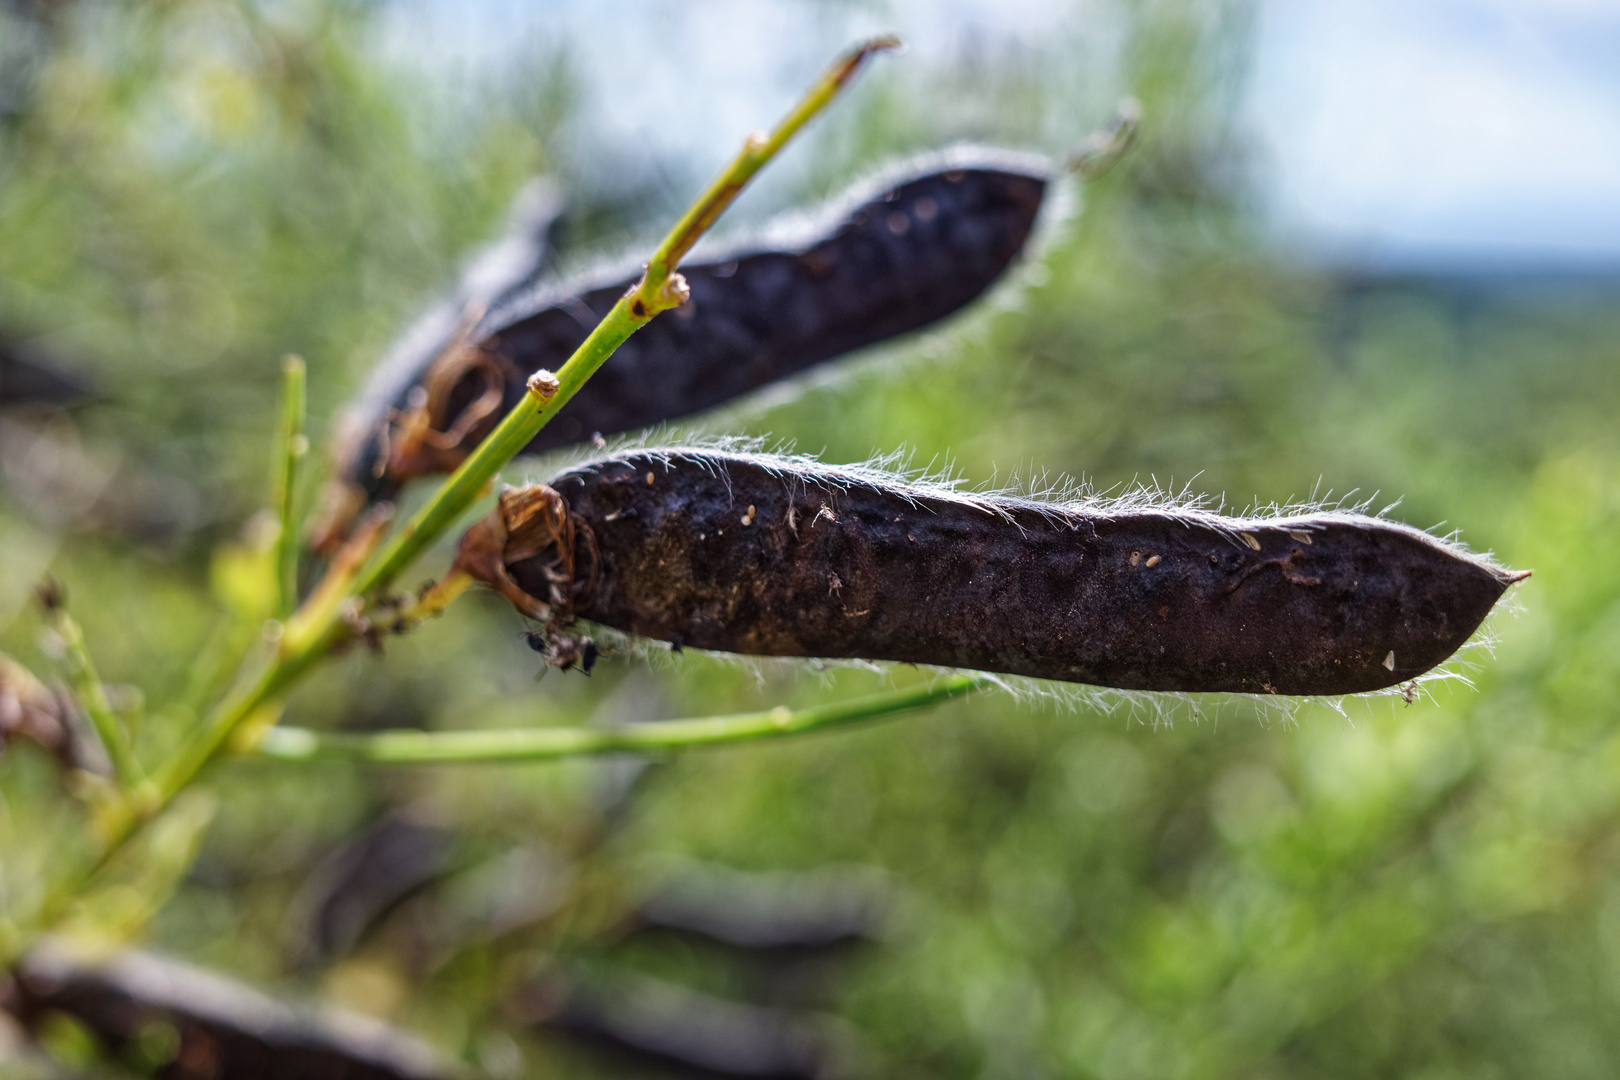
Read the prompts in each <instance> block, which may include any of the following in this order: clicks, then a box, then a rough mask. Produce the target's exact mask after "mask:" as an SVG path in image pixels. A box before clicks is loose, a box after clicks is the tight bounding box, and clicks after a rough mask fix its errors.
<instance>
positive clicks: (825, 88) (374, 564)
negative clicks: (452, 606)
mask: <svg viewBox="0 0 1620 1080" xmlns="http://www.w3.org/2000/svg"><path fill="white" fill-rule="evenodd" d="M895 44H896V42H895V41H894V39H892V38H882V39H877V40H874V41H870V42H867V43H866V44H864V45H861V46H859V47H857V48H856V49H854V50H852V51H851V52H849V53H848V54H846V55H845V56H844V57H843V58H841V59H840V60H839V61H838V63H836V64H834V65H833V67H832V68H831V69H830V70H829V71H828V72H827V73H826V74H825V75H824V76H823V77H822V78H821V79H820V80H819V81H818V82H817V83H816V84H815V86H814V87H812V88H811V90H810V92H809V93H808V94H806V95H805V97H804V98H803V99H802V100H801V101H800V102H799V104H798V105H796V106H795V107H794V108H793V110H792V111H791V112H789V114H788V115H787V117H786V118H785V119H784V120H783V121H782V123H781V124H780V125H778V127H777V129H776V130H775V131H774V132H773V133H772V134H771V135H770V136H768V137H766V138H764V139H758V138H753V139H750V140H748V142H747V144H746V145H745V146H744V148H743V151H742V153H741V154H739V155H738V157H737V159H736V160H735V161H733V162H732V164H731V165H730V166H729V167H728V168H727V169H726V171H725V172H723V173H722V174H721V176H720V178H719V179H718V180H716V181H715V182H714V183H713V184H711V185H710V186H709V188H708V189H707V190H705V191H704V193H703V194H702V195H701V196H699V198H698V199H697V201H696V202H695V203H694V204H693V206H692V208H691V209H689V210H688V211H687V212H686V214H685V215H683V216H682V217H681V219H680V221H679V222H678V223H677V224H676V226H675V227H674V228H673V229H672V230H671V231H670V234H669V236H667V237H666V238H665V240H664V242H663V243H662V244H660V245H659V247H658V250H657V252H656V253H655V254H654V256H653V260H652V262H650V263H649V264H648V265H649V270H648V272H647V273H646V274H644V275H643V277H642V280H641V282H640V283H639V284H638V286H637V287H636V288H635V289H634V290H632V291H631V292H630V293H628V294H627V295H626V296H625V297H624V298H623V299H621V300H620V301H619V303H617V304H616V305H614V307H613V309H612V311H610V312H609V313H608V316H607V318H605V319H603V320H602V322H601V324H600V325H598V326H597V328H596V329H595V330H594V331H592V333H591V335H590V336H589V337H588V338H586V340H585V342H584V344H582V345H581V346H580V347H579V348H578V349H577V350H576V351H575V352H574V354H573V356H571V357H569V359H568V362H567V363H565V364H564V365H563V366H562V369H561V370H560V371H559V372H558V373H557V374H556V375H552V374H551V373H550V372H536V373H535V374H534V375H533V376H531V378H530V379H529V391H528V393H527V394H526V395H525V396H524V399H523V401H522V402H520V403H519V404H518V405H517V406H516V407H515V408H514V409H513V410H512V411H511V412H510V413H508V414H507V416H506V418H505V419H504V420H502V421H501V423H500V425H499V426H498V427H497V428H496V429H495V431H494V432H493V433H491V435H490V436H489V437H488V438H487V439H485V440H484V441H483V443H482V444H480V445H479V447H478V448H477V449H476V450H475V451H473V453H472V454H471V455H470V456H469V457H468V458H467V460H466V461H465V462H463V463H462V465H461V467H460V468H459V469H457V470H456V472H455V473H454V474H453V475H452V476H451V477H450V478H449V479H447V480H446V481H445V482H444V483H443V484H442V485H441V486H440V487H439V489H438V490H437V491H436V492H435V493H434V494H433V496H432V497H430V498H429V499H428V501H427V503H426V505H424V506H423V507H422V509H421V510H420V511H419V512H418V513H417V514H416V515H415V516H414V517H413V518H412V519H411V520H410V521H409V522H407V523H406V524H405V525H404V526H403V527H402V528H401V529H400V531H399V532H398V533H396V534H395V535H394V537H393V538H392V539H391V541H390V542H389V543H388V544H387V545H386V546H385V547H384V548H383V550H382V552H381V553H380V554H378V555H377V556H376V557H375V558H374V559H372V560H371V561H370V562H369V564H367V568H366V569H365V570H364V571H361V572H359V573H358V574H357V573H356V569H355V566H354V565H352V564H349V565H340V564H343V563H345V559H344V558H343V557H342V556H341V553H340V557H339V558H335V559H334V560H333V565H332V566H331V567H330V568H329V569H328V573H327V578H326V580H325V581H323V582H322V585H321V586H320V587H318V588H317V589H316V591H315V593H314V594H313V595H311V597H310V598H309V599H308V600H307V601H306V602H305V603H304V604H303V605H302V606H301V607H300V608H299V610H298V611H297V612H295V613H294V614H293V615H292V616H291V617H290V618H289V619H288V620H287V621H286V624H285V632H284V633H283V634H282V636H281V641H280V644H279V647H278V650H277V652H276V654H275V656H274V658H273V659H272V660H271V661H270V662H269V663H268V664H267V665H266V666H265V667H264V668H262V669H261V670H260V671H259V672H258V673H257V674H256V675H254V676H252V677H250V678H247V679H244V680H243V681H242V682H240V683H238V688H237V689H236V690H234V691H233V692H232V693H230V694H229V695H228V696H227V697H226V698H225V700H223V701H222V702H220V704H219V705H218V706H216V707H215V708H214V709H213V710H212V711H211V712H210V713H209V715H208V716H207V717H205V718H204V720H203V722H202V724H201V725H199V727H198V728H197V730H196V731H195V732H194V733H193V734H192V736H191V738H190V739H188V740H187V741H186V742H185V743H184V744H183V745H182V746H181V747H180V748H179V750H177V751H176V753H175V754H174V756H173V757H171V758H170V759H169V760H167V761H166V762H164V764H163V766H162V767H161V768H160V769H158V770H157V773H156V776H155V779H154V782H155V783H156V785H157V797H156V800H155V803H154V805H151V806H144V805H143V806H140V807H136V806H131V805H128V804H126V805H124V806H123V807H120V808H119V811H118V813H117V814H116V815H115V816H113V817H111V818H110V819H109V821H108V825H107V831H106V841H105V844H104V846H103V848H102V850H101V852H100V854H99V855H98V857H97V859H96V862H95V867H94V868H92V870H91V873H94V872H95V869H99V867H100V866H103V865H105V864H106V863H107V862H108V861H109V860H110V859H111V857H112V856H113V855H114V854H115V853H116V852H117V850H118V849H119V848H120V847H121V846H122V845H123V844H124V843H125V842H126V841H127V840H128V839H129V837H130V836H131V835H132V834H133V832H134V831H135V829H136V828H137V827H138V826H139V824H140V822H141V820H142V819H144V818H147V817H150V816H151V814H153V813H155V812H156V811H157V810H158V809H161V807H162V806H163V805H165V804H167V802H168V801H169V800H170V799H172V798H173V797H174V796H175V795H176V794H178V793H179V792H180V791H182V790H184V789H185V788H186V787H187V786H188V785H189V784H190V783H191V782H192V781H193V780H194V779H195V778H196V776H197V774H198V773H199V772H201V771H202V769H203V768H205V767H206V766H207V765H208V763H209V762H211V761H213V760H214V759H215V758H216V757H218V756H219V754H220V753H221V752H222V751H223V750H224V748H225V747H226V746H227V745H229V743H230V740H231V737H232V735H233V734H234V733H235V732H236V731H237V730H238V729H239V728H240V727H241V726H242V725H243V724H244V723H246V722H247V721H248V720H249V718H251V717H255V716H262V715H263V714H264V711H265V710H266V709H270V708H273V703H274V702H275V700H276V699H278V698H279V697H280V696H281V695H283V694H284V693H285V692H286V691H287V689H288V688H289V687H290V686H291V685H292V684H293V683H294V682H296V681H297V680H298V679H299V678H300V677H302V675H303V674H304V673H305V672H306V671H308V670H309V669H310V668H311V667H313V666H314V665H315V664H317V663H318V662H320V661H321V660H322V659H324V658H325V657H327V656H329V655H331V654H332V651H333V649H334V648H335V647H336V646H337V645H338V644H340V643H341V642H343V641H344V640H345V639H346V638H347V637H348V636H349V635H350V630H349V621H350V620H349V617H350V616H357V615H358V614H359V612H358V610H356V607H357V605H358V604H359V603H360V601H359V598H360V597H363V596H374V595H376V594H377V593H379V592H381V591H382V590H383V589H385V588H387V587H388V586H389V585H390V584H392V583H393V581H394V579H395V578H397V577H398V576H399V574H400V573H401V572H403V571H404V570H405V569H406V568H407V567H409V566H410V565H411V564H412V563H414V562H415V561H416V559H417V558H418V557H419V556H420V555H421V554H422V553H423V552H425V551H426V550H427V549H428V547H429V546H430V545H431V544H433V542H434V541H436V540H437V539H438V538H439V537H440V536H442V535H444V533H445V532H447V531H448V530H449V529H450V527H451V526H452V525H454V524H455V522H456V521H457V519H459V518H460V517H461V515H462V514H463V513H465V512H466V510H467V509H468V507H470V506H471V505H472V504H473V503H474V502H475V501H476V500H477V499H478V497H479V496H480V495H481V494H482V493H483V491H484V490H485V488H486V487H487V486H488V485H489V484H490V482H491V481H493V480H494V478H495V475H496V474H497V473H498V472H499V471H500V470H501V469H502V468H503V467H505V465H506V464H507V463H508V462H510V461H511V460H512V458H514V457H515V456H517V454H518V452H519V451H521V450H522V449H523V447H525V446H526V445H528V443H529V442H530V440H531V439H533V438H534V435H535V434H536V433H537V432H538V431H539V430H540V429H541V428H542V427H543V426H545V424H546V422H547V421H549V420H550V419H551V418H552V417H553V416H555V415H556V413H557V410H558V409H560V408H562V406H563V405H564V404H565V403H566V402H567V401H568V399H569V398H570V397H572V396H573V394H574V392H575V391H577V390H578V389H579V387H580V386H582V385H583V384H584V383H585V380H586V379H588V378H589V377H590V376H591V375H592V374H593V373H594V372H595V371H596V370H597V368H599V367H601V366H602V364H603V362H605V361H606V360H607V358H608V357H609V356H611V355H612V354H613V352H614V350H615V349H617V348H618V347H619V345H620V344H622V343H623V342H624V340H625V339H626V338H628V337H629V336H630V335H631V334H632V333H634V332H635V331H636V330H637V329H639V328H640V327H641V326H643V325H645V324H646V323H647V321H648V320H649V319H651V318H652V317H653V316H654V315H655V314H657V313H658V312H659V311H664V310H667V309H668V308H671V307H675V306H677V305H678V304H679V303H680V302H681V301H682V300H684V298H685V282H684V281H682V280H681V279H680V278H679V275H677V274H675V273H673V271H674V268H675V266H676V264H677V263H678V261H679V259H680V257H681V256H682V255H684V254H685V253H686V252H687V251H688V250H690V249H691V246H692V244H694V243H695V242H696V241H697V239H698V238H699V237H700V236H701V235H702V233H703V231H704V230H706V229H707V228H708V227H709V225H711V224H713V222H714V220H715V219H716V218H717V217H718V216H719V214H720V211H721V210H723V209H724V208H725V207H726V206H728V205H729V204H730V203H731V201H732V199H734V198H735V197H736V195H737V193H738V191H740V190H741V189H742V186H743V184H745V183H746V182H747V180H748V179H749V178H750V177H752V176H753V175H754V174H755V173H757V172H758V171H759V169H760V168H761V167H762V166H763V165H765V164H766V163H767V162H768V161H769V160H770V159H771V158H772V157H773V156H774V155H775V154H776V153H777V151H779V150H780V149H781V147H782V146H783V145H784V144H785V143H786V142H787V140H788V139H789V138H790V137H791V136H792V135H793V134H794V133H795V132H797V131H798V130H799V129H800V128H802V127H803V126H804V125H805V124H806V123H807V122H808V121H809V120H810V119H811V118H812V117H813V116H815V115H816V114H817V113H818V112H820V111H821V110H822V109H823V108H825V107H826V106H827V104H828V103H829V102H831V101H832V99H833V98H834V97H835V96H836V95H837V93H838V91H839V90H840V89H842V88H843V87H844V86H845V85H846V84H847V83H848V82H849V79H850V77H851V76H852V75H853V74H854V73H855V71H856V70H857V69H858V68H859V67H860V65H861V63H862V61H864V60H865V58H866V57H867V56H869V55H871V54H872V53H873V52H876V51H880V50H883V49H889V48H893V47H894V46H895ZM654 265H657V266H658V267H660V268H661V269H660V270H659V271H658V272H657V273H655V272H654V271H653V270H652V269H651V267H652V266H654ZM345 550H346V551H349V552H362V551H364V553H365V554H369V551H366V550H365V549H364V548H363V546H361V545H357V544H355V542H354V541H351V542H350V544H349V545H346V546H345Z"/></svg>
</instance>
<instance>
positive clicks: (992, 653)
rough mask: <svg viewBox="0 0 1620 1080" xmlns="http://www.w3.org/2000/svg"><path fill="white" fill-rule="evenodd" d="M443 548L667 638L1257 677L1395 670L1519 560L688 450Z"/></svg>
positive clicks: (1330, 517)
mask: <svg viewBox="0 0 1620 1080" xmlns="http://www.w3.org/2000/svg"><path fill="white" fill-rule="evenodd" d="M458 565H459V566H460V567H461V568H462V569H463V570H465V571H467V572H469V573H471V574H472V575H473V576H474V577H477V578H479V579H480V580H483V581H485V582H487V583H489V584H492V585H494V586H495V587H497V588H499V589H500V590H501V591H502V592H503V593H504V594H506V595H507V596H508V597H510V598H511V599H512V600H513V601H514V602H515V603H516V604H517V605H518V606H519V607H520V608H521V609H522V610H524V611H525V612H527V613H528V614H531V615H535V616H551V617H562V618H565V619H566V618H567V617H570V616H574V615H577V616H580V617H583V618H586V619H590V620H593V621H595V622H598V623H602V624H605V625H607V626H611V627H614V628H616V629H619V630H622V631H625V632H627V633H630V634H636V635H640V636H645V637H651V638H658V639H660V640H663V641H668V642H671V643H674V644H676V645H690V646H694V647H698V648H705V649H716V650H721V651H725V652H736V653H747V654H752V655H761V656H805V657H844V658H857V657H858V658H864V659H870V660H893V661H901V662H907V663H917V664H935V665H943V666H949V667H961V668H971V669H977V670H982V671H995V672H1004V673H1007V674H1012V675H1029V676H1034V677H1037V678H1044V679H1060V680H1064V681H1067V682H1079V683H1090V684H1093V685H1098V686H1110V687H1118V688H1122V689H1130V690H1158V691H1230V692H1241V693H1269V694H1351V693H1361V692H1365V691H1372V690H1379V689H1383V688H1385V687H1390V686H1395V685H1398V684H1400V683H1404V682H1408V681H1409V680H1412V679H1415V678H1417V677H1418V676H1420V675H1422V674H1424V673H1425V672H1427V671H1429V670H1430V669H1432V668H1433V667H1435V666H1436V665H1437V664H1440V663H1441V662H1442V661H1444V660H1445V659H1446V658H1447V657H1449V656H1451V655H1452V653H1454V652H1455V651H1456V650H1457V649H1458V648H1459V647H1461V646H1462V645H1463V643H1464V642H1466V641H1467V640H1468V638H1469V637H1470V636H1471V635H1472V634H1473V632H1474V631H1475V629H1477V628H1478V626H1479V625H1480V623H1481V621H1482V620H1483V619H1484V618H1485V616H1486V614H1488V613H1489V612H1490V610H1491V608H1492V606H1493V605H1494V604H1495V603H1496V601H1497V600H1498V599H1499V598H1500V597H1501V596H1502V594H1503V592H1504V591H1505V590H1506V589H1507V587H1508V586H1509V585H1511V584H1513V583H1515V582H1517V581H1519V580H1521V579H1522V578H1524V577H1525V576H1527V575H1526V574H1515V573H1510V572H1507V571H1504V570H1500V569H1498V568H1496V567H1494V566H1492V565H1490V564H1489V563H1488V562H1486V561H1485V560H1483V559H1480V558H1478V557H1475V556H1472V555H1469V554H1467V553H1465V552H1463V551H1461V550H1460V549H1458V548H1456V547H1454V546H1452V545H1448V544H1445V543H1442V542H1441V541H1439V540H1436V539H1435V538H1434V537H1431V536H1429V535H1428V534H1426V533H1423V532H1420V531H1418V530H1416V529H1412V528H1409V527H1407V526H1404V525H1399V524H1395V523H1393V522H1389V521H1385V520H1382V519H1379V518H1371V517H1366V516H1364V515H1360V514H1354V513H1346V512H1342V511H1332V512H1324V513H1318V514H1308V515H1302V516H1297V517H1287V518H1275V519H1241V518H1225V517H1220V516H1217V515H1215V514H1211V513H1207V512H1204V511H1199V510H1192V509H1178V508H1147V509H1133V508H1129V507H1122V508H1119V509H1112V510H1111V509H1108V508H1106V507H1101V508H1099V507H1098V506H1096V505H1093V504H1089V503H1079V504H1055V503H1041V502H1036V501H1033V500H1028V499H1018V498H1008V497H1001V496H969V495H961V494H957V493H953V492H951V491H949V490H946V489H943V488H940V487H931V486H927V485H917V484H913V483H909V482H907V481H905V480H903V479H901V478H899V477H892V476H885V475H883V474H880V473H877V472H875V471H873V470H868V469H861V468H839V467H833V466H826V465H820V464H817V463H813V462H809V461H806V460H804V459H800V458H785V457H773V456H768V455H753V454H733V453H723V452H717V451H707V450H665V451H644V452H638V453H630V454H624V455H620V456H616V457H609V458H605V459H603V460H599V461H595V462H591V463H589V464H586V465H582V466H580V467H578V468H575V469H571V470H569V471H567V472H565V473H563V474H562V475H560V476H558V477H556V478H555V479H554V480H553V481H552V483H551V485H550V486H549V487H547V486H536V487H531V488H524V489H521V490H514V491H508V492H506V493H505V494H504V495H503V496H502V497H501V502H500V507H499V508H498V509H497V510H496V512H495V514H494V515H492V516H491V517H490V518H489V519H487V520H486V521H485V522H483V523H481V524H480V525H478V526H475V527H474V528H473V529H472V530H471V531H469V532H468V534H467V535H466V536H465V537H464V538H463V540H462V546H461V551H460V554H459V558H458Z"/></svg>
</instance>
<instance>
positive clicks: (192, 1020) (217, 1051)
mask: <svg viewBox="0 0 1620 1080" xmlns="http://www.w3.org/2000/svg"><path fill="white" fill-rule="evenodd" d="M13 975H14V979H13V982H12V986H11V993H12V996H13V998H14V1000H11V1001H7V1002H4V1004H5V1007H6V1009H7V1011H9V1012H12V1013H13V1015H15V1016H16V1017H17V1019H18V1020H19V1021H21V1022H22V1024H23V1026H24V1027H25V1028H28V1029H30V1030H33V1031H38V1030H39V1029H40V1028H41V1026H43V1025H44V1024H46V1023H48V1022H49V1021H50V1020H51V1018H52V1017H53V1016H57V1015H59V1014H62V1013H67V1014H68V1015H70V1016H73V1017H74V1018H76V1019H77V1020H79V1021H80V1022H81V1023H82V1024H84V1026H85V1027H86V1028H88V1029H89V1030H90V1031H91V1032H92V1033H93V1034H94V1035H95V1037H96V1041H97V1042H98V1043H100V1044H101V1046H102V1047H103V1048H104V1049H105V1050H106V1051H108V1052H109V1054H110V1056H113V1057H115V1058H116V1057H124V1058H125V1059H126V1060H128V1058H129V1057H135V1056H139V1057H146V1058H147V1059H148V1063H149V1066H150V1067H151V1068H153V1070H154V1071H153V1073H152V1075H156V1076H164V1077H181V1078H191V1077H218V1078H221V1080H229V1078H231V1077H331V1078H333V1080H449V1078H451V1077H453V1076H458V1075H461V1074H460V1073H458V1072H457V1071H456V1070H454V1069H453V1068H451V1067H450V1066H448V1065H446V1064H445V1063H443V1062H442V1061H441V1060H440V1059H439V1055H438V1054H437V1053H435V1052H434V1051H433V1050H432V1049H431V1048H430V1047H428V1046H427V1045H426V1044H425V1043H423V1042H422V1041H421V1040H419V1039H417V1038H414V1037H413V1036H411V1035H409V1034H407V1033H406V1032H403V1031H400V1030H399V1029H397V1028H392V1027H389V1026H387V1025H385V1024H383V1023H381V1022H379V1021H376V1020H369V1019H363V1018H361V1017H358V1016H354V1015H352V1014H344V1013H338V1012H335V1011H328V1010H321V1011H318V1012H317V1011H314V1010H309V1009H302V1008H294V1007H292V1006H289V1005H287V1004H285V1003H283V1002H280V1001H277V1000H275V999H273V998H270V997H267V996H265V995H264V994H261V993H259V992H258V991H257V990H254V989H253V988H251V987H249V986H246V985H244V984H242V983H239V982H236V981H235V980H232V979H228V978H226V977H224V976H222V975H219V974H217V973H215V972H211V971H205V970H202V969H200V968H195V967H192V966H190V965H189V964H182V963H179V962H178V961H175V960H170V959H168V958H167V957H162V956H157V955H155V954H152V953H146V952H137V951H135V950H128V951H125V952H120V953H116V954H114V955H112V956H111V957H108V958H106V959H104V960H100V961H96V962H89V961H85V960H82V959H80V958H78V957H77V956H75V955H74V954H72V953H71V952H69V951H68V950H67V949H66V948H65V947H63V946H61V945H60V944H58V943H56V942H53V941H50V940H47V941H46V942H45V943H44V944H43V945H41V946H38V947H36V948H35V949H33V950H32V951H31V952H30V953H29V955H28V957H27V958H26V959H25V960H24V961H23V963H22V964H21V965H19V966H18V968H17V969H16V970H15V971H14V972H13ZM154 1035H160V1036H164V1037H162V1038H157V1039H154V1038H153V1036H154Z"/></svg>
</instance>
